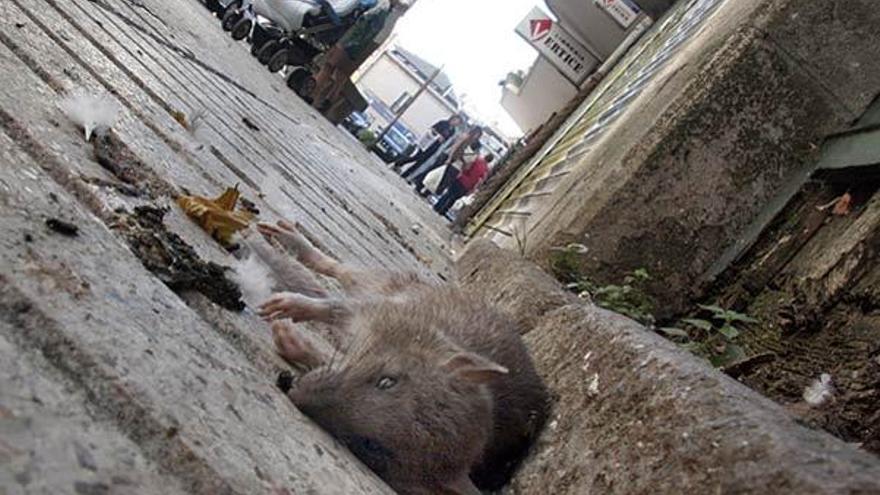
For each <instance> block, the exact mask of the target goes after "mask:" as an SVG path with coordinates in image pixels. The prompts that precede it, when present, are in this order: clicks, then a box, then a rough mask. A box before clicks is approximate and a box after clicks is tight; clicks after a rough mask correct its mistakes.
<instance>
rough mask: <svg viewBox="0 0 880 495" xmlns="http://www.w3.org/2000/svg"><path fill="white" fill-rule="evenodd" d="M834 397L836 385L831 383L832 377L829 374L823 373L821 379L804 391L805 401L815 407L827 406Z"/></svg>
mask: <svg viewBox="0 0 880 495" xmlns="http://www.w3.org/2000/svg"><path fill="white" fill-rule="evenodd" d="M832 397H834V384H833V383H832V382H831V375H829V374H828V373H822V374H821V375H820V376H819V379H817V380H815V381H814V382H813V383H811V384H810V386H808V387H807V388H806V389H804V400H805V401H806V402H807V404H809V405H811V406H813V407H819V406H821V405H822V404H825V403H826V402H828V401H829V400H831V398H832Z"/></svg>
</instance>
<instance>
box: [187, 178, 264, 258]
mask: <svg viewBox="0 0 880 495" xmlns="http://www.w3.org/2000/svg"><path fill="white" fill-rule="evenodd" d="M239 196H240V193H239V192H238V186H235V187H234V188H228V189H226V191H224V192H223V194H221V195H220V196H219V197H217V198H216V199H209V198H205V197H202V196H181V197H180V198H178V199H177V204H178V205H180V207H181V208H183V211H185V212H186V214H187V215H189V216H190V217H191V218H192V219H193V220H195V221H196V222H197V223H198V224H199V225H200V226H201V227H202V228H203V229H204V230H205V231H206V232H208V234H210V236H211V237H213V238H214V239H215V240H216V241H217V242H219V243H220V244H222V245H224V246H230V245H231V244H232V236H233V235H234V234H235V233H236V232H239V231H241V230H244V229H246V228H247V227H248V225H249V224H250V222H251V220H253V219H254V217H255V215H254V214H253V213H252V212H249V211H235V205H236V204H237V203H238V199H239Z"/></svg>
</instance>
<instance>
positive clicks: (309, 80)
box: [287, 68, 316, 103]
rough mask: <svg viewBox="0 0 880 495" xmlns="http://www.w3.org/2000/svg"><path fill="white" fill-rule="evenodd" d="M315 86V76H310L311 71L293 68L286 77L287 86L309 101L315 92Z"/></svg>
mask: <svg viewBox="0 0 880 495" xmlns="http://www.w3.org/2000/svg"><path fill="white" fill-rule="evenodd" d="M315 86H316V84H315V78H314V77H312V74H311V72H309V71H308V70H306V69H303V68H299V69H296V70H294V71H293V72H291V73H290V76H289V77H288V78H287V87H288V88H290V89H292V90H293V91H294V92H295V93H296V94H298V95H299V96H300V97H302V98H303V99H304V100H306V101H307V102H309V103H311V98H312V94H313V93H314V92H315Z"/></svg>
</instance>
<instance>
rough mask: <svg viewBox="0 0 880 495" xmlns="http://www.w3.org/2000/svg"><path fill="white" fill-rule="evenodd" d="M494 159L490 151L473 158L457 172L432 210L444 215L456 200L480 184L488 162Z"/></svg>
mask: <svg viewBox="0 0 880 495" xmlns="http://www.w3.org/2000/svg"><path fill="white" fill-rule="evenodd" d="M494 160H495V157H494V156H493V155H492V154H491V153H490V154H487V155H486V156H485V157H482V156H478V157H477V158H476V159H474V161H473V162H471V164H470V165H469V166H467V167H465V168H464V169H463V170H462V171H461V173H459V174H458V177H457V178H456V179H455V181H453V183H452V185H450V186H449V188H448V189H447V190H446V193H445V194H443V196H442V197H441V198H440V200H439V201H437V204H436V205H434V211H436V212H437V213H439V214H441V215H443V216H446V212H447V211H449V209H450V208H452V205H454V204H455V202H456V201H458V200H459V199H461V198H463V197H464V196H467V195H468V194H470V193H471V192H473V190H474V189H476V188H477V186H479V185H480V182H482V181H483V179H485V178H486V175H488V174H489V164H490V163H492V162H493V161H494Z"/></svg>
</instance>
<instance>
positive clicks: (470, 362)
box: [441, 352, 507, 383]
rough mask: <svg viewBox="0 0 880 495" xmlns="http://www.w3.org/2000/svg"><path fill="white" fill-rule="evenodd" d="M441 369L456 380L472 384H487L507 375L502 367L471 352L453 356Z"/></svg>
mask: <svg viewBox="0 0 880 495" xmlns="http://www.w3.org/2000/svg"><path fill="white" fill-rule="evenodd" d="M441 368H443V369H444V370H446V371H448V372H449V374H450V375H452V376H454V377H456V378H459V379H461V380H465V381H469V382H472V383H488V382H490V381H492V380H495V379H497V378H498V377H501V376H503V375H506V374H507V368H505V367H504V366H501V365H499V364H496V363H495V362H493V361H491V360H489V359H486V358H484V357H483V356H480V355H478V354H474V353H472V352H460V353H458V354H454V355H453V356H452V357H450V358H449V359H447V360H446V361H445V362H444V363H443V364H442V365H441Z"/></svg>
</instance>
